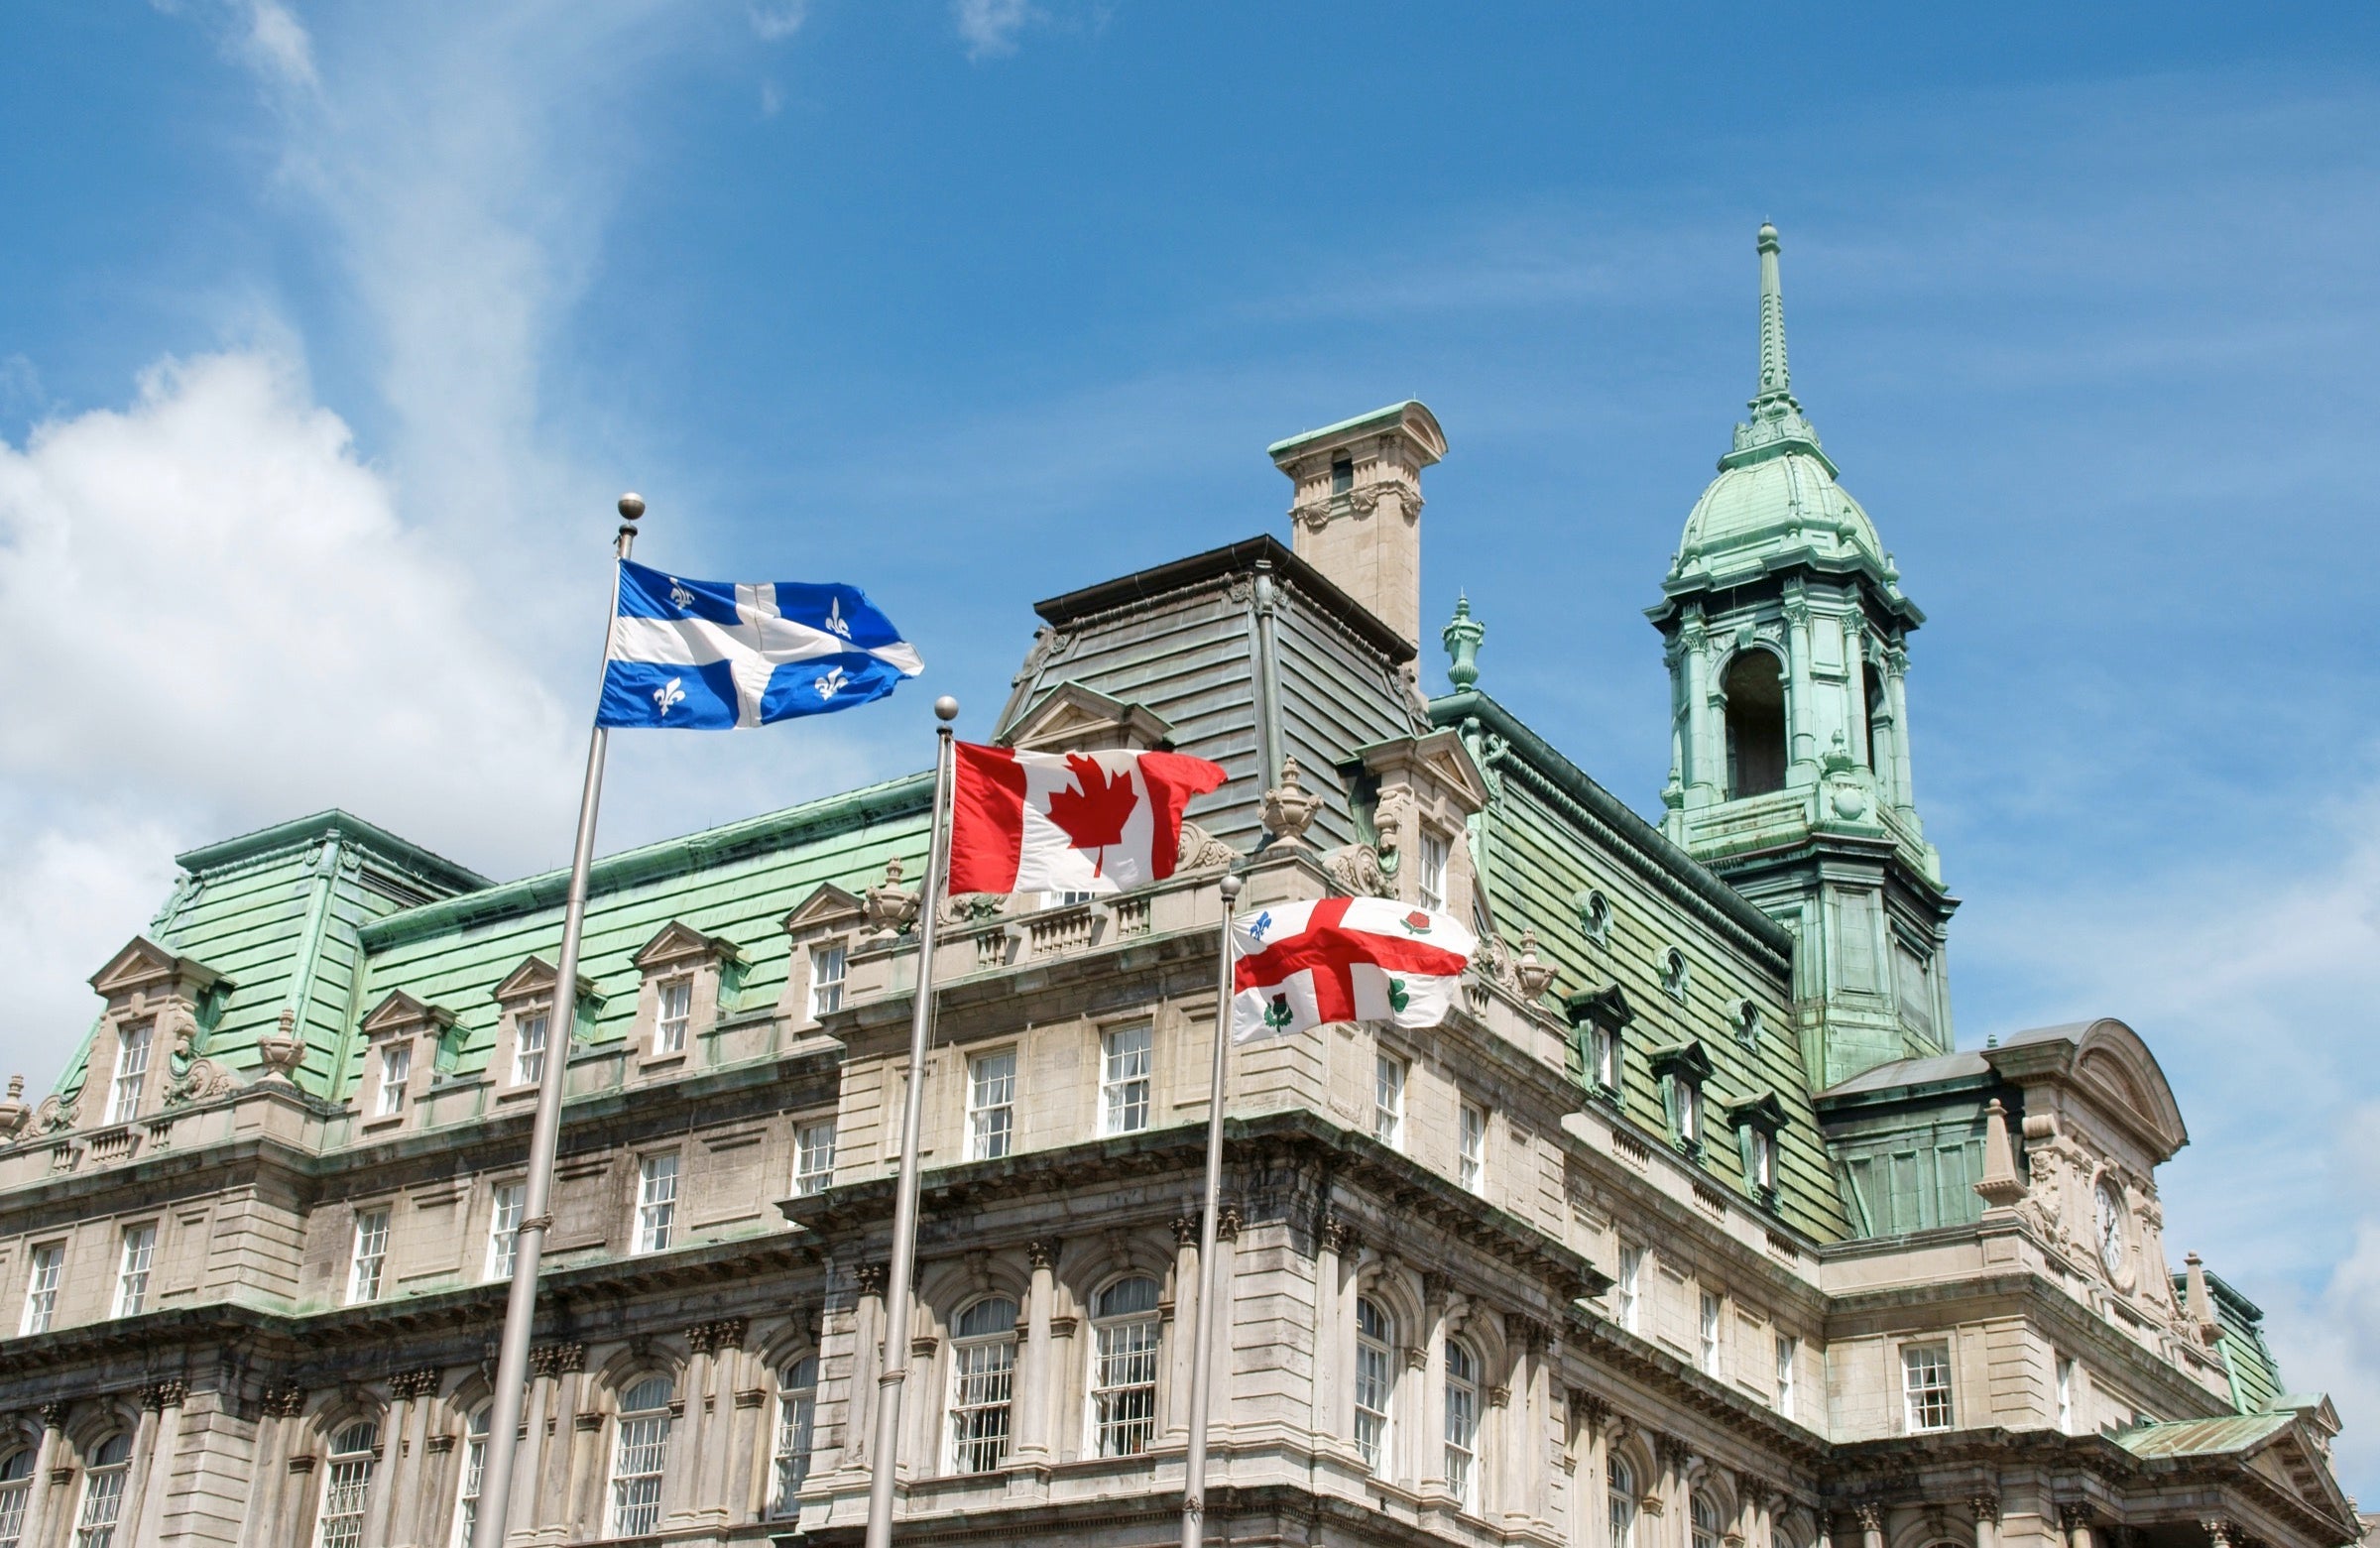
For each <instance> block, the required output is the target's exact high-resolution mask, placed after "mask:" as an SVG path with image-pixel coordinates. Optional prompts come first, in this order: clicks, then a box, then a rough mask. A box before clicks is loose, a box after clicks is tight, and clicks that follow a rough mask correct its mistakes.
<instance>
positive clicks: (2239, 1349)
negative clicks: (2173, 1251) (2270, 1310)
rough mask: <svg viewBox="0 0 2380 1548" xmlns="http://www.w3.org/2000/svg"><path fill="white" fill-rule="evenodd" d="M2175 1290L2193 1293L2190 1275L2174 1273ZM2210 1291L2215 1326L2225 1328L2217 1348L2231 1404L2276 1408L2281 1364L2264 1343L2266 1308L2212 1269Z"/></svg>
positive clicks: (2254, 1410)
mask: <svg viewBox="0 0 2380 1548" xmlns="http://www.w3.org/2000/svg"><path fill="white" fill-rule="evenodd" d="M2174 1291H2175V1293H2176V1294H2179V1295H2187V1294H2188V1293H2189V1291H2190V1276H2189V1275H2188V1274H2182V1273H2178V1274H2175V1275H2174ZM2206 1292H2207V1296H2208V1298H2209V1299H2210V1300H2212V1301H2213V1303H2214V1321H2215V1326H2216V1327H2218V1328H2220V1329H2221V1330H2222V1334H2221V1337H2220V1338H2218V1339H2217V1340H2216V1341H2215V1351H2216V1353H2218V1354H2220V1355H2221V1356H2222V1358H2223V1374H2224V1375H2225V1376H2227V1377H2229V1378H2230V1382H2231V1406H2232V1407H2234V1408H2236V1409H2238V1410H2239V1411H2240V1412H2241V1413H2243V1414H2260V1413H2264V1412H2266V1411H2268V1410H2270V1409H2272V1408H2274V1407H2275V1406H2276V1405H2277V1404H2278V1402H2279V1400H2280V1397H2281V1388H2282V1383H2281V1366H2280V1363H2279V1362H2278V1361H2276V1360H2274V1359H2273V1352H2272V1349H2271V1347H2270V1346H2269V1345H2267V1344H2266V1343H2265V1342H2264V1313H2263V1311H2262V1310H2260V1309H2259V1308H2258V1307H2257V1305H2256V1303H2255V1302H2253V1301H2251V1300H2249V1299H2248V1298H2247V1297H2246V1296H2244V1295H2242V1294H2240V1293H2239V1292H2238V1291H2237V1290H2234V1289H2233V1288H2231V1286H2230V1285H2229V1284H2227V1283H2225V1282H2224V1281H2223V1278H2222V1276H2221V1275H2219V1274H2217V1273H2215V1272H2214V1271H2213V1270H2211V1269H2209V1270H2207V1273H2206Z"/></svg>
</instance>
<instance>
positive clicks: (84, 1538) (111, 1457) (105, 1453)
mask: <svg viewBox="0 0 2380 1548" xmlns="http://www.w3.org/2000/svg"><path fill="white" fill-rule="evenodd" d="M119 1448H120V1449H119ZM102 1457H106V1458H108V1460H107V1461H105V1462H102V1461H100V1460H99V1459H100V1458H102ZM131 1477H132V1437H131V1436H130V1435H128V1434H126V1433H125V1432H124V1431H122V1430H117V1431H115V1432H114V1433H113V1434H111V1435H109V1436H108V1437H107V1438H106V1439H105V1440H103V1441H101V1442H100V1443H99V1444H98V1445H96V1446H94V1447H92V1448H91V1450H90V1453H89V1458H88V1460H87V1461H86V1462H85V1463H84V1464H83V1469H82V1488H81V1491H80V1493H79V1494H78V1495H77V1496H76V1498H75V1501H74V1538H73V1545H72V1548H115V1541H116V1529H117V1528H118V1527H120V1526H122V1525H123V1524H124V1494H125V1489H126V1487H127V1485H128V1483H129V1481H130V1480H131ZM103 1479H104V1480H106V1481H107V1483H108V1488H107V1489H106V1491H105V1493H104V1495H102V1493H101V1491H100V1487H99V1486H100V1481H101V1480H103ZM103 1502H104V1504H105V1507H106V1510H107V1518H106V1519H105V1520H94V1519H92V1516H93V1512H94V1510H95V1509H96V1508H97V1507H99V1506H100V1505H101V1504H102V1503H103Z"/></svg>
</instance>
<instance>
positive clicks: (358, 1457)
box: [314, 1419, 381, 1548]
mask: <svg viewBox="0 0 2380 1548" xmlns="http://www.w3.org/2000/svg"><path fill="white" fill-rule="evenodd" d="M358 1431H361V1432H363V1441H364V1444H359V1445H353V1446H348V1447H346V1448H345V1449H341V1443H342V1442H347V1441H352V1440H355V1439H356V1438H357V1432H358ZM380 1448H381V1433H380V1424H379V1422H378V1421H376V1420H372V1419H350V1420H348V1421H347V1422H346V1423H345V1424H342V1425H341V1426H339V1428H338V1430H337V1432H336V1433H335V1434H333V1435H332V1436H331V1437H330V1438H329V1439H328V1440H327V1441H326V1442H325V1443H324V1445H323V1448H322V1488H321V1491H320V1492H319V1493H318V1494H317V1495H316V1496H315V1503H314V1548H362V1544H363V1541H364V1535H365V1532H366V1531H367V1530H368V1528H369V1524H370V1521H371V1518H372V1486H373V1484H374V1483H375V1482H376V1481H377V1479H378V1477H379V1473H380ZM334 1504H335V1505H339V1506H342V1507H346V1508H339V1509H337V1510H335V1511H334V1509H333V1506H334ZM334 1534H335V1535H334Z"/></svg>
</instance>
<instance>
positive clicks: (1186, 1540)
mask: <svg viewBox="0 0 2380 1548" xmlns="http://www.w3.org/2000/svg"><path fill="white" fill-rule="evenodd" d="M1218 885H1219V887H1220V889H1221V891H1222V893H1223V943H1222V948H1221V950H1220V951H1219V952H1218V953H1217V955H1218V957H1219V958H1220V959H1221V961H1222V964H1223V970H1222V972H1221V974H1220V975H1219V976H1218V978H1217V980H1216V998H1215V1069H1214V1073H1213V1074H1212V1075H1211V1076H1210V1077H1209V1078H1208V1081H1207V1189H1206V1195H1205V1198H1204V1201H1203V1202H1202V1204H1201V1205H1200V1208H1199V1212H1198V1320H1197V1329H1198V1331H1197V1332H1196V1333H1195V1334H1194V1335H1193V1336H1192V1338H1191V1341H1190V1450H1189V1452H1188V1454H1187V1455H1185V1456H1184V1457H1183V1459H1182V1548H1200V1543H1201V1540H1202V1537H1203V1535H1204V1532H1205V1518H1206V1510H1207V1401H1208V1391H1207V1389H1208V1387H1209V1386H1210V1385H1212V1384H1213V1383H1212V1379H1211V1378H1212V1377H1213V1375H1214V1365H1215V1301H1216V1297H1217V1296H1218V1295H1219V1294H1220V1293H1221V1290H1222V1287H1221V1286H1220V1285H1218V1284H1217V1282H1216V1279H1215V1214H1216V1210H1217V1208H1218V1207H1219V1205H1220V1204H1221V1201H1222V1195H1223V1091H1224V1076H1225V1074H1226V1073H1227V1071H1228V1068H1229V1056H1230V1054H1231V1047H1232V995H1233V991H1234V985H1233V982H1232V978H1233V968H1234V962H1233V958H1234V956H1235V955H1236V953H1235V950H1234V948H1235V947H1236V946H1237V945H1238V942H1236V941H1235V940H1234V939H1233V938H1232V901H1233V899H1235V898H1237V897H1238V896H1239V895H1240V879H1239V878H1238V877H1236V876H1230V875H1227V876H1225V877H1224V879H1223V881H1222V882H1221V883H1220V884H1218Z"/></svg>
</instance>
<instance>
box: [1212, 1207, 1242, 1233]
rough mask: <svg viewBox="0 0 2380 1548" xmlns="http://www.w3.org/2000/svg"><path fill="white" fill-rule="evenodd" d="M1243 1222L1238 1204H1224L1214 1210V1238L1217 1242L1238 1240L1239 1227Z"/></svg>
mask: <svg viewBox="0 0 2380 1548" xmlns="http://www.w3.org/2000/svg"><path fill="white" fill-rule="evenodd" d="M1243 1224H1244V1222H1243V1221H1242V1219H1241V1216H1240V1206H1239V1205H1237V1204H1226V1205H1224V1206H1223V1207H1222V1208H1221V1209H1219V1210H1217V1211H1216V1212H1215V1240H1216V1241H1218V1242H1237V1241H1239V1240H1240V1228H1241V1226H1242V1225H1243Z"/></svg>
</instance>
